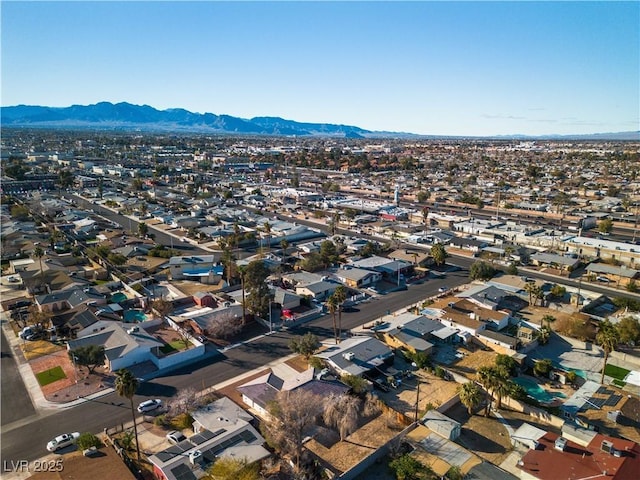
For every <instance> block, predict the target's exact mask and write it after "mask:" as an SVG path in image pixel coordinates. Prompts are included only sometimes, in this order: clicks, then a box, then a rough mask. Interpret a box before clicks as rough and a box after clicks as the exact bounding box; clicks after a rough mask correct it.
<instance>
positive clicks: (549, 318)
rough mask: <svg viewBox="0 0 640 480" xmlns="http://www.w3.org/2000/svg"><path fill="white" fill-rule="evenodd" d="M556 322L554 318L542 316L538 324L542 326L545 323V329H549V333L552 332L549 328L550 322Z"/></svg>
mask: <svg viewBox="0 0 640 480" xmlns="http://www.w3.org/2000/svg"><path fill="white" fill-rule="evenodd" d="M555 321H556V317H554V316H553V315H544V316H543V317H542V321H541V322H540V323H542V325H544V324H545V322H546V323H547V328H548V329H549V332H553V328H551V322H555Z"/></svg>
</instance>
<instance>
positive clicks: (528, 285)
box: [524, 282, 536, 305]
mask: <svg viewBox="0 0 640 480" xmlns="http://www.w3.org/2000/svg"><path fill="white" fill-rule="evenodd" d="M535 288H536V284H535V283H533V282H527V283H526V285H525V286H524V291H525V292H527V293H528V294H529V305H532V302H533V292H534V290H535Z"/></svg>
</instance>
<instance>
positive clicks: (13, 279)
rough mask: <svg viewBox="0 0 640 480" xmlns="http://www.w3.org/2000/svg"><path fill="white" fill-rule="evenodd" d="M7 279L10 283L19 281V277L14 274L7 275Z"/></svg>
mask: <svg viewBox="0 0 640 480" xmlns="http://www.w3.org/2000/svg"><path fill="white" fill-rule="evenodd" d="M7 281H8V282H10V283H17V282H19V281H20V279H19V278H18V277H16V276H15V275H11V276H10V277H7Z"/></svg>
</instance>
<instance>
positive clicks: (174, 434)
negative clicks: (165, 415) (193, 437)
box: [167, 430, 187, 445]
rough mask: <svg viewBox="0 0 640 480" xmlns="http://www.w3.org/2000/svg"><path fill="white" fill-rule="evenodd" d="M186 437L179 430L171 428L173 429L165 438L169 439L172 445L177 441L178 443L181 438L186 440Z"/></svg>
mask: <svg viewBox="0 0 640 480" xmlns="http://www.w3.org/2000/svg"><path fill="white" fill-rule="evenodd" d="M186 439H187V437H185V436H184V434H183V433H182V432H180V431H179V430H173V431H171V432H169V433H167V440H169V441H170V442H171V443H173V444H174V445H177V444H178V443H180V442H182V441H183V440H186Z"/></svg>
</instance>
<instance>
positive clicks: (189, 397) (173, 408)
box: [168, 388, 199, 417]
mask: <svg viewBox="0 0 640 480" xmlns="http://www.w3.org/2000/svg"><path fill="white" fill-rule="evenodd" d="M197 393H198V391H197V390H196V389H195V388H185V389H184V390H180V392H178V394H177V395H176V396H175V397H173V398H172V399H171V401H170V402H169V405H168V407H169V413H170V414H171V416H174V417H177V416H178V415H182V414H183V413H189V412H190V411H192V410H193V409H195V408H197V407H198V406H199V402H198V397H197Z"/></svg>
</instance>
